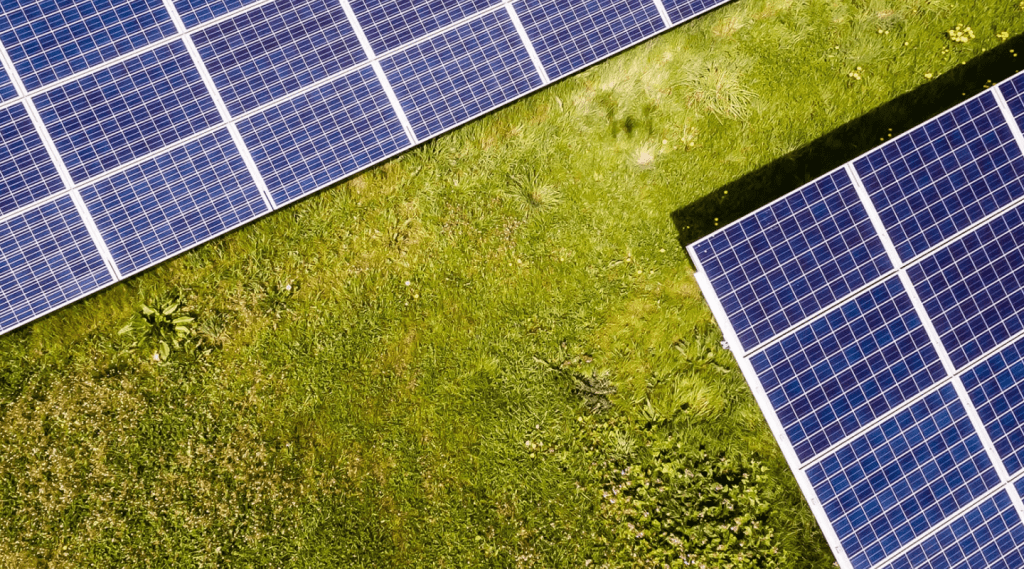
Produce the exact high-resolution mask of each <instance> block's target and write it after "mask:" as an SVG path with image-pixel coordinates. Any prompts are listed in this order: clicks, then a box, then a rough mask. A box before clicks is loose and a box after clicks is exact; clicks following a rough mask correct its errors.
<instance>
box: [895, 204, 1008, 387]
mask: <svg viewBox="0 0 1024 569" xmlns="http://www.w3.org/2000/svg"><path fill="white" fill-rule="evenodd" d="M1022 216H1024V205H1018V206H1016V207H1015V208H1013V209H1010V210H1008V211H1006V212H1004V213H1003V214H1002V215H1000V216H999V217H996V218H994V219H993V220H991V221H989V222H988V223H986V224H985V225H982V226H981V227H979V228H978V229H976V230H974V231H973V232H971V233H968V234H967V235H965V236H963V237H961V238H960V239H958V240H956V241H954V242H952V243H950V244H949V245H947V246H946V247H943V248H942V249H939V250H938V251H936V252H935V253H934V254H932V255H930V256H928V257H925V258H924V259H923V260H922V261H921V262H920V263H919V264H915V265H911V266H910V267H909V268H908V269H907V273H908V274H909V275H910V278H911V280H912V281H913V283H914V288H915V289H917V293H918V296H919V297H920V298H921V302H923V303H924V308H925V310H926V311H927V312H928V316H929V317H930V318H931V320H932V323H933V324H934V325H935V330H936V331H937V332H938V333H939V337H940V338H941V339H942V345H943V346H945V348H946V351H947V352H949V357H950V359H951V360H953V365H954V366H956V368H957V369H960V368H962V367H963V366H965V365H967V364H969V363H970V362H971V361H972V360H974V359H976V358H978V357H980V356H981V355H982V354H984V353H985V352H987V351H988V350H991V349H992V348H995V347H996V345H998V344H999V343H1000V342H1002V341H1004V340H1006V339H1008V338H1009V337H1010V336H1012V335H1013V334H1016V333H1017V332H1020V331H1021V330H1024V254H1022V251H1021V248H1022V247H1024V218H1022Z"/></svg>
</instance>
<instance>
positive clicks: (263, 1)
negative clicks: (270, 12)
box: [0, 0, 274, 109]
mask: <svg viewBox="0 0 1024 569" xmlns="http://www.w3.org/2000/svg"><path fill="white" fill-rule="evenodd" d="M272 2H274V0H257V1H256V2H253V3H252V4H248V5H246V6H242V7H241V8H238V9H236V10H234V11H231V12H228V13H226V14H221V15H220V16H217V17H216V18H213V19H211V20H209V21H207V22H203V23H202V24H199V25H198V26H195V27H194V28H192V30H191V31H190V32H181V31H179V32H178V33H176V34H174V35H171V36H167V37H165V38H163V39H161V40H158V41H155V42H152V43H149V44H147V45H145V46H143V47H140V48H139V49H136V50H134V51H130V52H128V53H124V54H121V55H119V56H117V57H114V58H111V59H108V60H106V61H104V62H103V63H100V64H98V65H94V66H92V67H89V68H88V69H83V70H82V71H79V72H76V73H72V74H71V75H68V76H67V77H64V78H62V79H59V80H57V81H54V82H52V83H47V84H46V85H43V86H42V87H39V88H37V89H34V90H32V91H29V92H22V91H19V92H18V97H17V98H15V99H11V100H10V101H4V102H3V103H2V104H0V109H2V108H5V107H9V106H11V105H13V104H15V103H17V102H19V101H21V100H22V99H24V98H25V97H34V96H36V95H39V94H41V93H45V92H46V91H49V90H50V89H53V88H55V87H61V86H64V85H67V84H69V83H74V82H75V81H78V80H79V79H82V78H83V77H88V76H90V75H93V74H95V73H96V72H98V71H102V70H104V69H108V68H110V67H113V66H114V65H117V64H118V63H124V62H125V61H128V60H129V59H133V58H136V57H139V56H140V55H142V54H144V53H147V52H150V51H153V50H156V49H158V48H160V47H164V46H168V45H170V44H172V43H174V42H176V41H178V40H180V39H182V38H183V37H184V36H186V35H187V34H189V33H192V32H196V31H199V30H203V29H206V28H210V27H213V26H216V25H218V24H220V23H222V22H224V21H226V20H230V19H231V18H234V17H235V16H238V15H239V14H243V13H245V12H248V11H250V10H255V9H256V8H259V7H260V6H265V5H267V4H270V3H272ZM165 5H166V4H165ZM173 16H177V11H175V12H174V13H173V15H172V17H173ZM178 21H180V18H179V20H177V21H176V22H175V25H176V26H177V23H178ZM176 29H178V30H181V28H176Z"/></svg>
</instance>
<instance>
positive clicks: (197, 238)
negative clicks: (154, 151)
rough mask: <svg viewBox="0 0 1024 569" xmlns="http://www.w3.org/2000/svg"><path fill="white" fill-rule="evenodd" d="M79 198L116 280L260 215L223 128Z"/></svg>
mask: <svg viewBox="0 0 1024 569" xmlns="http://www.w3.org/2000/svg"><path fill="white" fill-rule="evenodd" d="M82 198H83V199H84V200H85V203H86V206H87V207H88V208H89V213H90V214H91V215H92V217H93V219H94V220H95V221H96V226H97V227H98V228H99V230H100V234H101V235H102V236H103V241H104V242H105V243H106V244H107V247H108V248H109V249H110V253H111V255H113V257H114V262H115V263H117V268H118V269H119V270H120V271H121V274H123V275H128V274H131V273H134V272H136V271H139V270H142V269H144V268H146V267H148V266H150V265H152V264H154V263H157V262H159V261H162V260H164V259H166V258H168V257H171V256H173V255H175V254H177V253H180V252H181V251H183V250H185V249H188V248H189V247H191V246H193V245H195V244H196V243H200V242H202V241H205V240H207V239H209V238H210V237H213V236H215V235H218V234H220V233H224V232H225V231H227V230H229V229H232V228H234V227H237V226H239V225H241V224H242V223H245V222H246V221H248V220H250V219H253V218H254V217H256V216H258V215H260V214H262V213H265V212H266V211H267V207H266V205H265V203H264V202H263V199H262V198H261V197H260V194H259V190H257V189H256V184H255V183H254V182H253V180H252V176H251V175H250V174H249V170H248V169H247V168H246V166H245V162H244V161H243V160H242V157H241V155H240V154H239V153H238V148H237V147H236V146H235V144H234V142H233V141H232V140H231V135H230V134H228V131H227V130H226V129H225V130H221V131H218V132H217V133H214V134H211V135H208V136H205V137H203V138H200V139H199V140H196V141H193V142H189V143H187V144H185V145H183V146H180V147H178V148H175V149H173V150H171V151H170V152H168V153H166V154H162V155H160V156H158V157H156V158H154V159H152V160H148V161H146V162H143V163H142V164H139V165H138V166H133V167H131V168H128V169H127V170H126V171H124V172H122V173H119V174H115V175H114V176H112V177H111V178H108V179H106V180H103V181H102V182H100V183H98V184H96V185H95V186H91V187H88V188H86V189H84V190H82Z"/></svg>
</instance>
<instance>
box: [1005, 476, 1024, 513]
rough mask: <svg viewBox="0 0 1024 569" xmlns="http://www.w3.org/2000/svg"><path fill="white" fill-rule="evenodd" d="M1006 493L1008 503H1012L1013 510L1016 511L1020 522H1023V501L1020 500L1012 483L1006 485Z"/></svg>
mask: <svg viewBox="0 0 1024 569" xmlns="http://www.w3.org/2000/svg"><path fill="white" fill-rule="evenodd" d="M1006 493H1007V494H1009V495H1010V501H1011V502H1013V509H1015V510H1017V515H1018V516H1020V519H1021V521H1022V522H1024V500H1021V498H1020V492H1018V491H1017V487H1016V486H1014V485H1013V483H1012V482H1011V483H1008V484H1007V485H1006Z"/></svg>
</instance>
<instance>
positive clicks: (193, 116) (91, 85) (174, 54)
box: [33, 41, 220, 182]
mask: <svg viewBox="0 0 1024 569" xmlns="http://www.w3.org/2000/svg"><path fill="white" fill-rule="evenodd" d="M33 102H34V103H35V105H36V107H37V108H38V109H39V113H40V114H41V115H42V117H43V122H44V123H45V124H46V129H47V130H48V131H49V134H50V136H51V137H52V138H53V142H54V143H55V144H56V145H57V150H58V151H59V152H60V155H61V158H63V160H64V164H65V165H66V166H67V168H68V171H70V173H71V177H72V178H73V179H74V181H75V182H85V181H86V180H89V179H90V178H93V177H95V176H100V175H102V174H103V173H104V172H105V171H107V170H111V169H114V168H117V167H118V166H120V165H122V164H125V163H127V162H131V161H132V160H134V159H136V158H139V157H142V156H145V155H147V154H151V153H153V152H155V151H158V150H160V149H162V148H164V147H165V146H167V145H168V144H172V143H174V142H177V141H179V140H181V139H183V138H185V137H188V136H190V135H192V134H194V133H196V132H199V131H202V130H204V129H207V128H209V127H211V126H213V125H215V124H217V123H219V122H220V116H219V115H218V114H217V108H216V106H215V105H214V103H213V99H212V98H210V94H209V93H208V92H207V90H206V87H205V86H203V82H202V78H201V77H200V76H199V72H198V71H197V70H196V67H195V64H194V63H193V62H192V58H191V57H190V56H189V53H188V51H187V50H186V49H185V45H184V44H183V43H182V42H180V41H178V42H174V43H172V44H170V45H165V46H160V47H158V48H156V49H154V50H152V51H148V52H146V53H144V54H142V55H140V56H139V57H136V58H132V59H129V60H127V61H124V62H119V63H117V64H114V65H111V66H109V67H106V68H104V69H103V70H101V71H98V72H96V73H95V74H93V75H89V76H87V77H83V78H82V79H79V80H77V81H73V82H71V83H67V84H64V85H60V86H57V87H54V88H53V89H50V90H48V91H46V92H45V93H43V94H41V95H38V96H36V97H34V98H33Z"/></svg>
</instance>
